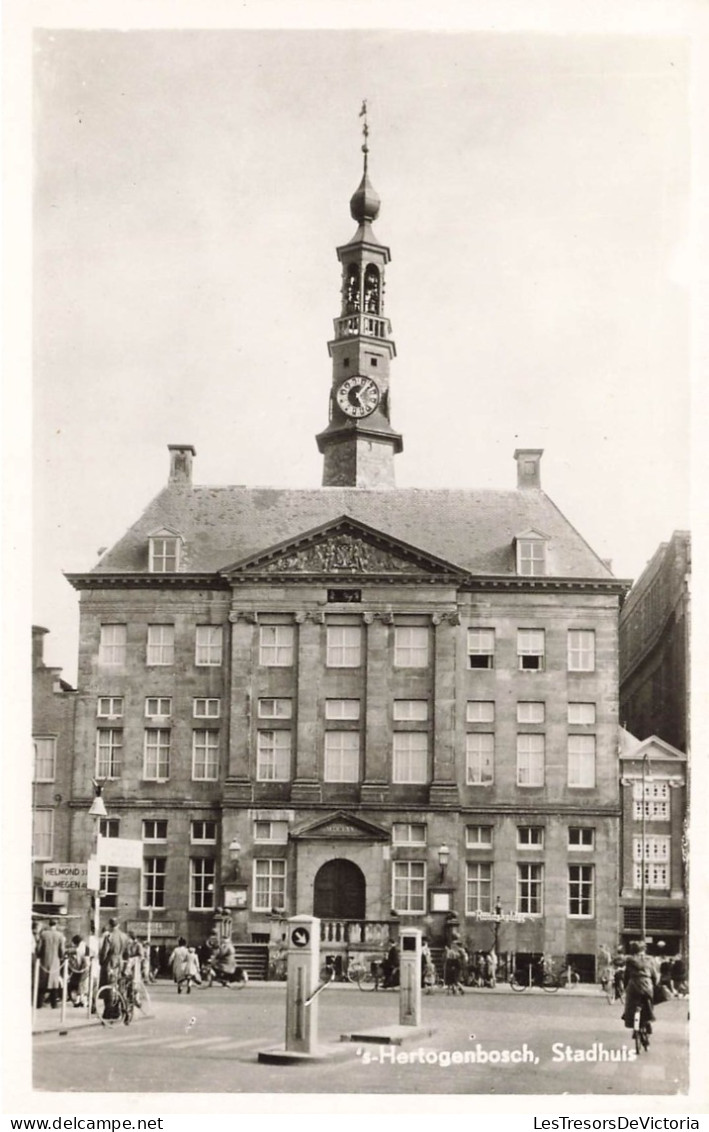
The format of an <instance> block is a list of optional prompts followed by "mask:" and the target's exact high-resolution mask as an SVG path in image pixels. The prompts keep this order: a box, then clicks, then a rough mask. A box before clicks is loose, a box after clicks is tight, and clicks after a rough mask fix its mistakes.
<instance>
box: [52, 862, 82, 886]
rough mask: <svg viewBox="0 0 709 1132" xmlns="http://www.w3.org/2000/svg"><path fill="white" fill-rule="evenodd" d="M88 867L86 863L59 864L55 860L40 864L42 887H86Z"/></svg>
mask: <svg viewBox="0 0 709 1132" xmlns="http://www.w3.org/2000/svg"><path fill="white" fill-rule="evenodd" d="M87 874H88V867H87V866H86V865H72V864H70V863H68V864H59V863H57V862H56V861H52V862H50V864H47V865H43V866H42V885H43V887H44V888H66V889H72V888H82V889H83V888H86V881H87Z"/></svg>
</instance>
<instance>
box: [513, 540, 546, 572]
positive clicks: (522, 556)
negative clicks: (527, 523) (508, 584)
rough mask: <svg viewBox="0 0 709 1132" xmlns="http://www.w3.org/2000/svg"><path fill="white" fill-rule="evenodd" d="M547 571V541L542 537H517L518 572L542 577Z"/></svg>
mask: <svg viewBox="0 0 709 1132" xmlns="http://www.w3.org/2000/svg"><path fill="white" fill-rule="evenodd" d="M546 572H547V566H546V543H545V542H544V540H543V539H540V538H518V539H517V573H518V574H523V575H525V576H527V577H533V578H540V577H542V576H543V575H544V574H546Z"/></svg>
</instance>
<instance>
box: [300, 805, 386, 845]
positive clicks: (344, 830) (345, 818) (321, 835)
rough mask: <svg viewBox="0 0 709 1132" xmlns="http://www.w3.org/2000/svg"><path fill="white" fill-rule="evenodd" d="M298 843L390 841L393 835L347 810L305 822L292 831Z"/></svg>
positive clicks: (382, 827)
mask: <svg viewBox="0 0 709 1132" xmlns="http://www.w3.org/2000/svg"><path fill="white" fill-rule="evenodd" d="M291 837H292V838H294V840H296V841H306V840H307V841H309V840H314V841H319V840H323V841H332V840H335V841H390V840H391V835H390V833H389V830H388V829H385V828H384V826H381V825H377V824H376V823H375V822H371V821H365V819H364V818H360V817H358V816H356V815H355V814H351V813H348V811H347V810H336V811H335V812H334V813H331V814H327V815H326V816H325V817H321V818H315V819H314V820H313V821H309V822H305V823H304V824H303V825H301V826H297V827H296V828H294V829H293V830H292V831H291Z"/></svg>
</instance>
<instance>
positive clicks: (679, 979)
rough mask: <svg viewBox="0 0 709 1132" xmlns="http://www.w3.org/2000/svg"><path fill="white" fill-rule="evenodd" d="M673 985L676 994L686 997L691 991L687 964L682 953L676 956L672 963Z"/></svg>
mask: <svg viewBox="0 0 709 1132" xmlns="http://www.w3.org/2000/svg"><path fill="white" fill-rule="evenodd" d="M672 985H673V986H674V989H675V994H677V995H678V996H679V997H680V998H684V997H685V995H687V994H688V993H689V990H688V987H687V964H686V963H685V961H684V959H683V958H682V956H681V955H678V956H676V958H675V959H674V961H673V963H672Z"/></svg>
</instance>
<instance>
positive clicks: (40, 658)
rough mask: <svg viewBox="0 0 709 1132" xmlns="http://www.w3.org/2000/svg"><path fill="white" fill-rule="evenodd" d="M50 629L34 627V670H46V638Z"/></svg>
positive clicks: (39, 626)
mask: <svg viewBox="0 0 709 1132" xmlns="http://www.w3.org/2000/svg"><path fill="white" fill-rule="evenodd" d="M48 632H49V629H43V628H42V626H41V625H33V626H32V668H33V669H34V668H44V638H45V635H46V634H47V633H48Z"/></svg>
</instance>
